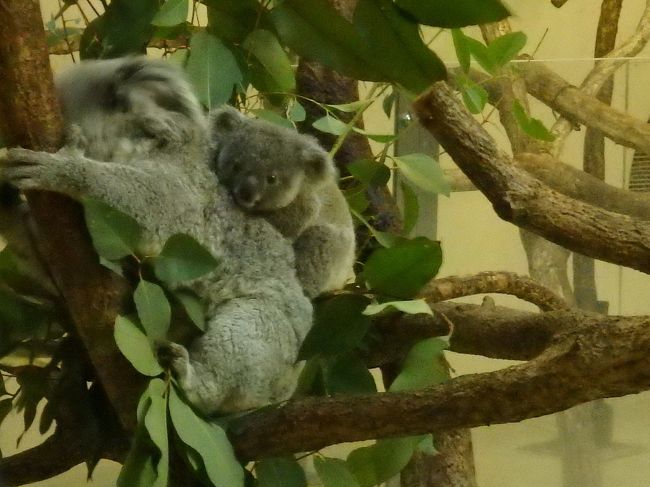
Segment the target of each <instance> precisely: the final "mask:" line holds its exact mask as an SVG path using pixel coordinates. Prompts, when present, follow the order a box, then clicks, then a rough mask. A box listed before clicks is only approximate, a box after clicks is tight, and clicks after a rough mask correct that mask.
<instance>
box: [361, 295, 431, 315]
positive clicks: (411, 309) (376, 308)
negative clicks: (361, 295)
mask: <svg viewBox="0 0 650 487" xmlns="http://www.w3.org/2000/svg"><path fill="white" fill-rule="evenodd" d="M395 311H401V312H402V313H406V314H409V315H417V314H427V315H431V316H433V311H431V307H430V306H429V305H428V304H427V302H426V301H425V300H424V299H410V300H408V301H388V302H385V303H376V304H369V305H368V306H367V307H366V309H364V310H363V314H364V315H368V316H372V315H377V314H380V313H390V312H395Z"/></svg>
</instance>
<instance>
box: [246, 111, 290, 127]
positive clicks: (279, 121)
mask: <svg viewBox="0 0 650 487" xmlns="http://www.w3.org/2000/svg"><path fill="white" fill-rule="evenodd" d="M251 113H254V114H255V116H256V117H257V118H259V119H261V120H266V121H267V122H271V123H274V124H276V125H279V126H280V127H285V128H288V129H291V130H295V127H294V126H293V124H292V123H291V121H290V120H287V119H286V118H284V117H283V116H282V115H278V114H277V113H275V112H274V111H272V110H262V109H253V110H251Z"/></svg>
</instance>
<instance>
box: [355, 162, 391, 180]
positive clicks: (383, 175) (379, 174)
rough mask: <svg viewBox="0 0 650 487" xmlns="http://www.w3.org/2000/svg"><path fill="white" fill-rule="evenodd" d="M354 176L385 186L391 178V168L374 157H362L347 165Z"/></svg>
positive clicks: (357, 178)
mask: <svg viewBox="0 0 650 487" xmlns="http://www.w3.org/2000/svg"><path fill="white" fill-rule="evenodd" d="M347 169H348V171H350V174H352V176H353V177H354V178H355V179H356V180H358V181H360V182H362V183H364V184H372V185H374V186H385V185H386V184H388V181H389V179H390V169H388V168H387V167H386V166H385V165H384V164H380V163H378V162H376V161H374V160H372V159H360V160H358V161H354V162H351V163H350V164H348V165H347Z"/></svg>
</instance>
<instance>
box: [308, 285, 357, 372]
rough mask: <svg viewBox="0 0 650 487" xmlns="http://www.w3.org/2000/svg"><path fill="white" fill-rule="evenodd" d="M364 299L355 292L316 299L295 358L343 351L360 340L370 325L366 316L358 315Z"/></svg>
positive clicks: (349, 348) (351, 347)
mask: <svg viewBox="0 0 650 487" xmlns="http://www.w3.org/2000/svg"><path fill="white" fill-rule="evenodd" d="M368 302H369V300H368V298H366V297H365V296H359V295H355V294H341V295H338V296H334V297H332V298H330V299H327V300H324V301H317V302H316V304H315V308H314V326H312V328H311V330H310V331H309V334H308V335H307V337H306V338H305V341H304V342H303V344H302V347H301V348H300V353H299V354H298V359H299V360H306V359H308V358H310V357H313V356H315V355H317V354H321V355H336V354H339V353H344V352H346V351H349V350H352V349H353V348H354V347H356V346H357V345H358V344H359V343H361V340H362V339H363V337H364V336H365V335H366V332H367V331H368V328H369V327H370V319H369V318H368V317H367V316H364V315H363V314H362V312H363V310H364V309H365V308H366V306H367V305H368Z"/></svg>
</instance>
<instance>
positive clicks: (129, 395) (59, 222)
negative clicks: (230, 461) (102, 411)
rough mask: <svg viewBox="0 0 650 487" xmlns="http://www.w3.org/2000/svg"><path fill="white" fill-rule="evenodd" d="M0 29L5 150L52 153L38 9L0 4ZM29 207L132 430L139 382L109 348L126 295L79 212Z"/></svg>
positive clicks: (53, 198) (82, 333)
mask: <svg viewBox="0 0 650 487" xmlns="http://www.w3.org/2000/svg"><path fill="white" fill-rule="evenodd" d="M0 27H1V28H0V73H2V81H3V83H2V87H3V88H2V95H0V109H1V113H2V117H0V119H4V120H5V122H6V123H5V126H4V127H3V133H4V134H5V136H6V137H7V139H8V142H9V143H10V144H11V145H22V146H23V147H28V148H31V149H37V150H48V151H53V150H56V149H57V148H58V147H59V145H60V143H61V140H62V134H63V128H62V120H61V115H60V112H59V108H58V103H57V101H56V97H55V95H54V89H53V81H52V72H51V70H50V66H49V58H48V51H47V45H46V42H45V32H44V30H43V24H42V18H41V13H40V8H39V3H38V1H37V0H0ZM28 201H29V205H30V208H31V211H32V214H33V217H34V220H35V221H36V223H37V225H38V230H39V234H40V237H41V238H40V239H39V243H40V244H41V246H40V248H41V250H42V253H43V255H44V256H45V259H46V260H47V262H48V265H49V266H50V270H51V272H52V274H53V275H54V277H55V281H56V284H57V285H58V287H59V288H60V290H61V292H62V294H63V296H64V298H65V301H66V304H67V306H68V308H69V311H70V314H71V316H72V318H73V321H74V324H75V329H76V332H77V333H78V335H79V337H80V338H81V341H82V342H83V344H84V346H85V348H86V350H87V352H88V354H89V356H90V358H91V361H92V363H93V366H94V368H95V372H96V373H97V377H98V378H99V380H100V381H101V383H102V386H103V387H104V389H105V391H106V393H107V395H108V397H109V398H110V400H111V403H112V404H113V406H114V408H115V410H116V412H117V413H118V415H119V417H120V420H121V422H122V424H123V425H124V426H125V427H127V428H132V427H133V426H134V424H135V405H136V403H137V398H138V391H139V388H140V384H141V383H142V381H141V379H140V377H139V376H138V374H137V373H136V372H135V370H134V369H133V367H131V365H130V364H129V363H128V362H127V361H126V359H124V357H123V356H122V355H121V354H120V352H119V350H118V349H117V347H116V345H115V341H114V340H113V322H114V319H115V315H116V314H117V311H118V310H119V309H120V305H121V303H122V301H123V299H124V296H125V294H126V289H127V287H126V286H125V284H124V283H123V282H122V281H118V280H117V279H116V278H115V275H114V274H111V273H110V272H109V271H108V270H107V269H105V268H104V267H102V266H101V265H100V264H99V261H98V258H97V255H96V253H95V252H94V250H93V248H92V245H91V242H90V239H89V237H88V235H87V232H86V231H85V230H84V226H83V217H82V213H81V211H80V207H79V206H78V205H77V204H75V203H74V202H72V201H71V200H68V199H66V198H64V197H62V196H60V195H57V194H53V193H45V192H31V193H30V194H29V195H28Z"/></svg>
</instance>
